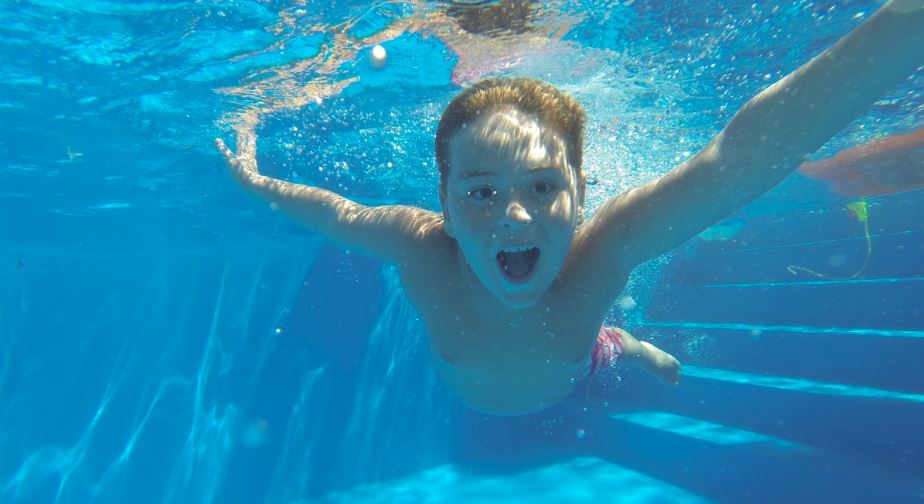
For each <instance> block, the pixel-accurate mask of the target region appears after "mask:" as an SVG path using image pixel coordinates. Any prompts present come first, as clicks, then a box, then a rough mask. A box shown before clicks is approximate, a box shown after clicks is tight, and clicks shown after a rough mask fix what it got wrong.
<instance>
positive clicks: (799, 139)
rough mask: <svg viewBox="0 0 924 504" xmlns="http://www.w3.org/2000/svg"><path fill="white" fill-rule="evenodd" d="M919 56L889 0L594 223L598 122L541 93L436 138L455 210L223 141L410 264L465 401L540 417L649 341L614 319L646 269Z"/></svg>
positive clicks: (315, 220)
mask: <svg viewBox="0 0 924 504" xmlns="http://www.w3.org/2000/svg"><path fill="white" fill-rule="evenodd" d="M921 47H924V0H890V1H889V2H888V3H886V4H885V6H884V7H883V8H881V9H880V10H879V11H878V12H877V13H876V14H874V15H873V16H872V17H870V19H869V20H867V21H866V22H864V23H863V24H862V25H861V26H859V27H858V28H857V29H855V30H854V31H852V32H851V33H850V34H848V35H847V36H845V37H844V38H843V39H841V40H840V41H839V42H838V43H837V44H835V45H834V46H832V47H831V48H829V49H828V50H826V51H825V52H824V53H823V54H822V55H820V56H818V57H816V58H815V59H813V60H812V61H810V62H809V63H807V64H805V65H804V66H802V67H801V68H799V69H797V70H796V71H795V72H793V73H792V74H790V75H788V76H786V77H785V78H783V79H782V80H780V81H779V82H777V83H776V84H774V85H772V86H770V87H769V88H768V89H766V90H765V91H763V92H762V93H760V94H759V95H757V97H755V98H754V99H752V100H751V101H750V102H748V103H747V104H746V105H745V106H744V107H743V108H742V109H741V110H740V111H739V112H738V113H737V114H736V115H735V117H734V118H733V119H732V121H731V122H730V123H729V125H728V126H727V127H726V128H725V129H724V130H723V131H722V132H720V133H719V134H718V135H716V137H715V138H713V140H712V141H711V142H710V143H709V144H708V145H707V146H706V147H705V148H703V150H701V151H700V152H699V153H698V154H696V155H695V156H694V157H692V158H690V159H689V160H688V161H686V162H685V163H683V164H682V165H680V166H679V167H677V168H676V169H674V170H672V171H671V172H669V173H668V174H666V175H664V176H662V177H660V178H659V179H657V180H654V181H652V182H650V183H648V184H645V185H644V186H642V187H639V188H636V189H634V190H631V191H629V192H627V193H625V194H622V195H619V196H617V197H614V198H612V199H610V200H609V201H607V202H606V203H604V204H603V205H602V206H601V207H600V208H599V209H598V210H597V211H596V213H595V214H594V215H593V216H592V217H591V218H590V219H588V220H587V221H586V222H583V221H582V206H583V193H584V178H583V174H582V172H581V161H582V148H583V146H582V142H583V112H582V110H581V108H580V106H579V105H577V103H576V102H574V100H573V99H572V98H570V97H568V96H567V95H565V94H563V93H562V92H560V91H559V90H557V89H555V88H554V87H552V86H550V85H548V84H544V83H541V82H539V81H534V80H528V79H509V80H506V79H495V80H488V81H483V82H480V83H478V84H476V85H474V86H472V87H471V88H469V89H467V90H466V91H464V92H463V93H462V94H460V95H459V96H458V97H457V98H455V99H454V100H453V101H452V102H451V103H450V104H449V106H448V107H447V109H446V111H445V112H444V114H443V116H442V118H441V119H440V124H439V127H438V130H437V138H436V158H437V164H438V165H439V169H440V176H441V182H440V189H439V192H440V201H441V203H442V209H443V211H442V214H439V213H435V212H430V211H427V210H423V209H420V208H415V207H410V206H382V207H365V206H362V205H359V204H357V203H354V202H352V201H350V200H347V199H345V198H343V197H341V196H339V195H337V194H335V193H332V192H330V191H326V190H323V189H319V188H315V187H309V186H304V185H298V184H292V183H288V182H285V181H281V180H276V179H272V178H269V177H266V176H263V175H260V173H259V171H258V169H257V163H256V138H255V136H254V134H253V132H252V131H249V130H241V131H239V138H238V144H237V149H238V152H237V154H234V153H232V152H231V151H230V150H229V149H228V148H227V147H226V146H225V145H224V143H223V142H221V140H217V141H216V143H217V145H218V147H219V149H220V150H221V152H222V154H223V155H224V157H225V158H226V160H227V162H228V166H229V168H230V171H231V173H232V175H233V176H234V178H235V180H236V181H237V182H238V183H239V184H241V186H242V187H244V188H245V189H246V190H247V191H248V192H250V193H252V194H255V195H257V196H259V197H261V198H263V199H265V200H267V201H270V202H272V203H273V204H274V205H276V206H278V208H279V209H280V210H283V211H285V212H286V213H287V214H289V215H290V216H291V217H293V218H295V219H296V220H298V221H299V222H301V223H302V224H304V225H305V226H306V227H308V228H309V229H311V230H313V231H315V232H317V233H319V234H321V235H322V236H324V237H326V238H328V239H330V240H331V241H333V242H335V243H338V244H340V245H342V246H344V247H349V248H352V249H358V250H360V251H364V252H365V253H368V254H370V255H372V256H375V257H377V258H380V259H382V260H384V261H386V262H389V263H392V264H394V265H396V266H397V268H398V271H399V274H400V277H401V281H402V283H403V285H404V287H405V290H406V292H407V295H408V298H409V299H410V301H411V303H412V304H413V305H414V306H415V307H416V309H417V311H418V313H419V315H420V317H421V319H422V321H423V324H424V327H425V328H426V331H427V334H428V336H429V338H430V344H431V345H430V346H431V348H432V350H433V355H434V359H433V362H434V365H435V367H436V369H437V372H438V374H439V375H440V376H441V377H442V378H443V379H444V380H445V381H446V382H447V383H448V384H449V386H450V387H451V388H452V389H454V390H455V391H456V392H457V393H458V395H459V396H460V397H461V398H462V400H463V401H464V402H466V403H467V404H468V405H469V406H471V407H473V408H475V409H478V410H480V411H484V412H487V413H492V414H498V415H515V414H525V413H531V412H535V411H539V410H542V409H544V408H547V407H549V406H552V405H553V404H556V403H557V402H559V401H561V400H562V399H564V398H565V397H566V396H567V395H568V394H569V393H570V392H571V390H572V388H573V387H574V382H575V380H576V379H578V378H580V377H581V376H583V375H585V374H587V372H588V368H592V367H593V365H594V362H595V361H597V360H599V359H600V358H604V359H606V358H609V357H612V353H614V352H616V351H618V350H619V348H618V345H617V343H616V341H619V342H620V343H624V344H625V343H626V342H628V343H629V344H627V345H626V346H630V347H632V346H633V345H634V344H633V343H632V342H633V341H634V339H633V340H631V341H630V340H629V339H628V337H623V336H622V335H621V334H617V336H610V335H609V334H608V331H609V330H608V329H604V330H603V331H601V323H602V321H603V319H604V316H605V315H606V313H607V312H608V310H609V309H610V306H611V305H612V303H613V302H614V300H615V299H616V298H617V296H618V295H619V294H620V292H621V291H622V289H623V288H624V286H625V284H626V280H627V278H628V275H629V273H630V272H631V270H632V269H633V268H634V267H635V266H637V265H639V264H641V263H642V262H644V261H647V260H649V259H652V258H654V257H657V256H658V255H661V254H663V253H665V252H667V251H669V250H670V249H672V248H674V247H676V246H677V245H679V244H681V243H683V242H684V241H686V240H687V239H689V238H691V237H693V236H695V235H696V234H697V233H699V232H700V231H702V230H703V229H705V228H707V227H709V226H710V225H711V224H713V223H715V222H717V221H718V220H720V219H721V218H723V217H725V216H726V215H728V214H730V213H732V212H734V211H735V210H737V209H738V208H740V207H742V206H744V205H745V204H747V203H748V202H750V201H752V200H753V199H755V198H757V197H758V196H760V195H761V194H763V193H764V192H766V191H767V190H769V189H770V188H772V187H774V186H775V185H776V184H778V183H779V182H780V181H782V180H783V179H784V178H785V177H786V176H787V175H788V174H789V173H790V172H792V171H793V170H794V169H795V168H796V167H797V166H798V165H799V164H800V163H801V162H802V161H803V160H804V158H805V156H806V155H807V154H809V153H811V152H814V151H815V150H817V149H818V148H819V147H820V146H821V145H823V144H824V143H825V142H826V141H827V140H828V139H829V138H830V137H832V136H833V135H834V134H836V133H837V132H838V131H839V130H840V129H841V128H843V127H844V126H845V125H846V124H847V123H848V122H849V121H850V120H852V119H853V118H854V117H855V116H857V115H858V114H860V113H861V112H862V111H863V110H865V109H866V108H867V107H869V106H870V105H871V104H872V103H873V102H874V101H875V100H876V99H877V98H878V97H879V96H880V95H881V94H882V93H884V92H885V91H886V90H888V89H889V88H890V87H891V86H892V85H893V84H895V83H897V82H898V81H899V80H900V79H902V78H904V77H906V76H907V75H909V74H911V73H912V72H913V71H914V70H915V69H916V68H917V67H918V66H919V65H921V64H924V51H921V50H920V48H921ZM598 341H600V343H598ZM635 343H638V342H635ZM595 344H596V346H595ZM626 350H627V354H628V353H633V354H635V355H636V357H637V358H638V359H639V360H641V361H645V360H646V359H648V362H647V365H651V369H653V370H655V371H656V372H659V373H661V372H662V370H663V369H668V370H670V369H671V368H673V369H674V370H676V361H675V360H673V358H672V357H670V356H669V355H667V354H665V353H663V352H660V351H659V350H657V349H653V347H650V345H645V344H642V343H638V346H634V347H633V348H631V351H629V350H630V349H629V348H627V349H626ZM658 352H659V353H658ZM674 372H676V371H674ZM668 381H670V380H668Z"/></svg>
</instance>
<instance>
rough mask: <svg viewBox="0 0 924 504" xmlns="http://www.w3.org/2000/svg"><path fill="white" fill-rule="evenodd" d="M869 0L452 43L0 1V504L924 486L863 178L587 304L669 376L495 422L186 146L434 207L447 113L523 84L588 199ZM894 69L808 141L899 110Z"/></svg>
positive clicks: (608, 20)
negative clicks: (659, 352)
mask: <svg viewBox="0 0 924 504" xmlns="http://www.w3.org/2000/svg"><path fill="white" fill-rule="evenodd" d="M877 5H878V3H875V2H864V1H861V2H799V3H795V4H788V3H782V2H773V3H767V4H760V5H757V4H754V3H752V2H725V3H718V2H690V1H683V2H640V1H638V0H636V1H634V2H633V1H597V2H590V1H588V2H569V3H559V2H547V3H542V4H537V5H534V6H533V7H532V8H531V9H530V10H529V16H530V17H529V25H530V29H529V30H525V31H524V30H510V31H503V30H501V31H500V32H498V33H493V34H492V36H490V37H486V36H485V37H482V38H478V37H466V36H463V35H459V34H458V33H457V31H454V30H453V26H454V23H459V22H460V21H458V18H453V17H451V16H447V15H446V13H445V12H446V3H445V2H436V3H426V4H416V3H412V2H396V3H382V4H370V3H369V2H355V1H351V2H339V3H337V5H336V6H328V5H327V4H322V3H320V2H312V3H305V2H296V1H287V2H282V1H280V2H276V1H267V2H257V1H235V2H179V1H178V2H171V1H165V2H142V3H138V2H133V3H124V2H108V1H86V2H71V1H63V0H62V1H55V0H31V1H21V2H10V3H9V4H8V5H5V6H4V9H3V10H2V11H0V37H2V40H3V44H2V46H0V54H2V56H3V57H2V58H0V90H2V95H0V116H2V118H3V121H2V124H3V125H4V128H3V130H2V132H0V160H2V163H0V215H2V216H3V217H2V218H0V280H2V282H0V299H2V301H3V305H2V308H0V356H2V367H0V422H2V423H0V484H2V485H0V496H2V497H0V500H2V501H4V502H15V503H32V502H35V503H40V502H41V503H44V502H170V503H175V502H195V503H203V502H242V503H251V502H271V503H277V502H278V503H282V502H389V503H391V502H455V501H469V502H504V501H506V502H527V501H528V502H581V501H590V500H594V501H598V500H600V499H604V500H605V501H612V502H709V501H716V502H748V501H752V502H778V501H781V500H784V499H786V500H791V501H795V502H817V501H828V500H830V501H841V502H868V501H874V502H917V501H921V500H924V480H922V478H921V474H922V470H924V428H922V427H921V426H922V425H924V369H922V368H921V366H920V362H921V360H922V358H924V340H922V337H924V313H922V310H924V308H922V303H921V299H922V295H924V262H922V261H921V257H922V252H924V224H922V222H924V221H922V219H921V218H920V215H921V213H922V206H924V205H922V203H921V194H922V193H921V192H920V191H918V192H906V193H901V194H895V195H888V196H879V197H872V198H868V199H867V203H868V205H869V212H868V217H869V220H868V222H869V235H870V237H871V238H870V242H869V243H871V244H872V255H871V256H870V260H869V263H868V265H867V268H866V270H865V271H864V273H863V274H862V275H861V276H859V277H858V278H852V279H851V278H849V277H850V276H851V275H852V273H853V272H855V271H856V270H857V269H858V268H859V267H860V265H861V264H862V263H863V262H864V260H865V257H866V253H867V251H866V243H867V241H866V237H865V233H864V227H863V225H862V224H861V223H860V222H858V220H857V219H855V218H852V216H851V213H850V211H849V210H848V209H847V205H848V204H850V203H852V202H854V201H855V200H856V198H846V197H841V196H838V195H835V194H832V193H831V192H830V191H829V190H828V188H827V187H826V186H825V185H824V184H821V183H818V182H816V181H813V180H809V179H807V178H803V177H800V176H798V175H793V176H792V177H790V178H789V179H788V180H787V181H786V182H785V183H784V184H783V185H781V186H780V187H779V188H777V189H775V190H774V191H772V192H771V193H769V194H768V195H766V196H764V197H763V198H761V199H760V200H758V201H757V202H755V203H754V204H752V205H749V206H748V207H747V208H745V209H744V210H742V211H741V212H739V213H737V214H736V215H734V216H731V217H730V218H729V219H727V220H726V221H723V223H722V224H720V225H719V226H717V227H716V228H714V229H712V230H710V232H709V233H705V234H704V235H702V236H700V237H698V238H696V239H694V240H692V241H691V242H689V243H688V244H686V245H685V246H683V247H682V248H680V249H678V250H677V251H676V252H674V253H673V254H671V256H670V257H667V258H664V259H661V260H658V261H655V262H652V263H649V264H647V265H645V266H644V267H642V268H640V269H639V270H638V271H637V272H636V274H635V275H634V277H633V279H632V281H631V283H630V286H629V288H628V289H627V291H626V296H629V297H626V298H623V299H622V300H620V302H619V303H617V305H615V306H614V309H613V313H612V316H611V321H612V322H614V323H623V324H625V325H626V326H627V327H629V328H630V329H632V330H634V331H635V332H637V333H638V335H640V336H642V337H644V338H648V339H651V340H653V341H655V342H657V343H658V344H659V345H662V346H664V347H665V348H666V349H669V350H670V351H671V352H672V353H674V354H675V355H677V356H678V357H679V358H680V359H681V361H682V362H683V364H684V366H685V367H684V377H683V381H682V384H681V385H680V386H679V387H678V388H676V389H669V388H665V387H663V386H660V385H659V384H657V383H654V381H653V380H651V379H650V378H649V377H646V376H643V375H641V374H638V373H634V372H632V371H631V370H627V371H621V372H619V373H618V376H610V377H609V379H607V380H595V381H592V382H590V383H589V384H586V385H582V386H579V387H578V389H577V391H576V392H575V394H574V395H573V397H571V398H570V399H569V400H568V401H566V402H565V403H564V404H562V405H560V406H558V407H555V408H552V409H550V410H548V411H546V412H543V413H540V414H536V415H529V416H525V417H516V418H496V417H487V416H484V415H481V414H479V413H476V412H473V411H471V410H467V409H466V408H465V407H463V406H462V405H461V404H460V403H459V402H458V401H457V400H456V399H455V398H454V397H453V396H452V394H451V392H450V391H449V390H448V389H447V388H446V387H445V386H444V385H443V384H442V383H441V382H439V381H438V380H437V379H436V377H435V375H434V373H433V371H432V369H431V365H430V361H429V356H428V352H429V350H428V347H427V343H426V338H425V335H424V333H423V330H422V327H421V325H420V321H419V320H418V319H417V316H416V314H415V312H414V310H413V308H412V307H411V306H410V305H409V304H408V302H407V300H406V298H405V296H404V294H403V291H402V289H401V286H400V283H399V282H398V279H397V275H396V273H395V271H394V270H392V269H391V268H388V267H383V266H382V265H381V264H379V263H377V262H376V261H373V260H371V259H368V258H365V257H362V256H360V255H357V254H350V253H346V252H342V251H340V250H338V249H335V248H333V247H331V246H330V245H329V244H327V243H324V242H323V241H321V240H319V239H318V238H317V237H315V236H313V235H311V234H308V233H306V232H304V231H302V230H301V229H300V228H298V227H297V226H296V225H295V224H293V223H291V222H289V221H287V220H286V219H284V218H283V217H281V216H280V215H278V214H276V213H275V212H274V211H273V210H272V209H270V208H265V207H264V205H261V204H260V203H258V202H256V201H255V200H252V199H250V198H248V197H246V196H245V195H244V194H243V193H242V192H241V191H240V190H239V189H238V188H236V187H235V186H234V185H233V184H232V183H231V182H230V181H229V180H228V177H227V175H226V173H225V171H224V168H223V167H222V165H221V162H220V158H219V156H218V155H217V153H216V152H215V151H214V148H213V146H212V139H213V138H214V137H215V136H223V137H224V138H226V139H228V140H230V139H231V138H232V133H231V131H232V128H233V127H234V126H241V125H250V126H253V127H255V128H256V130H257V132H258V133H259V135H260V143H259V149H260V150H259V152H260V162H261V166H262V167H263V168H264V170H265V171H266V172H267V173H268V174H270V175H273V176H277V177H282V178H286V179H289V180H293V181H298V182H303V183H310V184H315V185H319V186H321V187H325V188H329V189H333V190H338V191H343V192H345V193H346V194H348V195H349V196H351V197H353V198H355V199H357V200H359V201H361V202H363V203H368V204H385V203H395V202H401V203H408V204H415V205H420V206H423V207H425V208H430V209H436V208H437V207H438V204H439V201H438V198H437V193H436V190H435V188H436V184H437V183H438V177H437V172H436V167H435V164H434V162H433V157H432V145H433V136H434V134H435V129H436V122H437V120H438V118H439V115H440V113H441V111H442V109H443V107H444V106H445V105H446V103H447V102H448V101H449V99H450V98H451V97H452V96H454V95H455V94H456V93H458V91H459V89H460V86H464V85H465V84H467V83H469V82H471V81H472V80H474V79H478V78H480V77H483V76H488V75H528V76H534V77H539V78H543V79H547V80H549V81H550V82H552V83H554V84H556V85H558V86H560V87H562V88H563V89H565V90H567V91H568V92H570V93H572V94H573V95H574V96H575V97H576V98H578V100H579V101H581V103H582V104H583V105H585V107H586V108H587V111H588V116H589V122H588V128H587V141H586V153H585V170H586V171H587V174H588V177H589V184H590V185H589V186H588V209H589V210H592V209H593V208H595V207H596V206H597V205H599V204H600V203H601V202H602V201H603V200H604V198H606V197H609V196H612V195H615V194H618V193H619V192H621V191H623V190H626V189H629V188H632V187H635V186H637V185H639V184H641V183H643V182H645V181H647V180H649V179H651V178H653V177H655V176H657V175H659V174H661V173H664V172H666V171H667V170H669V169H670V168H671V167H673V166H674V165H676V164H677V163H679V162H681V161H683V160H684V159H686V158H687V157H689V156H691V155H692V154H693V153H695V152H696V150H697V149H698V148H699V147H701V146H702V145H703V144H704V143H705V142H706V141H708V139H709V138H710V137H711V135H713V134H715V133H716V132H718V131H719V130H720V129H721V128H722V127H723V126H724V125H725V124H726V123H727V122H728V120H729V119H730V118H731V115H732V114H733V113H734V111H735V110H737V108H738V107H739V106H740V105H741V104H743V103H744V102H745V101H746V100H747V99H748V98H750V97H751V96H753V95H754V94H755V93H756V92H758V91H759V90H761V89H762V88H763V87H765V86H766V85H768V84H770V83H772V82H773V81H775V80H776V79H778V78H779V77H781V76H783V75H784V74H786V73H787V72H789V71H791V70H792V69H793V68H795V66H797V65H798V64H800V63H801V62H804V61H805V60H806V59H807V58H809V57H810V56H811V55H813V54H815V53H816V52H817V51H818V50H820V49H821V48H823V47H825V46H827V45H828V44H830V43H831V42H833V41H834V40H836V38H837V37H838V36H840V35H843V34H845V33H846V32H847V31H849V30H850V29H851V28H852V27H853V26H856V25H857V24H858V23H859V22H861V21H862V20H863V19H864V18H865V17H866V16H868V15H869V14H870V13H871V12H872V11H873V10H874V9H875V7H876V6H877ZM375 45H380V46H381V47H382V48H383V49H384V50H385V54H386V56H385V58H384V61H383V62H377V61H376V59H377V58H376V57H375V56H374V54H373V53H372V48H373V47H374V46H375ZM380 59H381V58H380ZM922 78H924V77H922V74H921V72H918V74H916V76H915V77H914V78H913V79H910V80H909V81H907V82H906V83H904V84H902V85H901V86H899V87H898V88H896V89H895V90H893V91H892V92H890V94H889V96H888V97H886V98H884V99H883V100H881V101H880V102H878V103H877V105H876V106H875V107H873V109H871V110H870V112H869V113H868V114H867V115H865V116H863V117H862V118H861V119H860V120H858V121H855V122H854V123H853V124H851V126H850V127H848V128H847V129H846V130H845V131H843V132H842V133H841V134H840V135H839V136H838V137H836V138H835V139H834V140H832V141H831V142H830V143H829V144H828V145H826V146H825V147H824V148H823V149H822V151H820V152H819V155H818V157H826V156H828V155H831V154H834V153H835V152H837V151H839V150H841V149H844V148H847V147H850V146H854V145H857V144H861V143H863V142H866V141H869V140H871V139H874V138H877V137H881V136H884V135H889V134H893V133H899V132H907V131H911V130H913V129H914V128H917V127H920V126H921V125H922V124H924V119H922V116H924V93H922V91H921V90H922ZM792 265H796V266H802V267H805V268H810V269H813V270H817V271H819V272H823V273H827V274H830V275H831V276H832V279H822V278H817V277H814V276H812V275H808V274H805V273H801V274H799V275H793V274H792V273H790V272H789V271H787V267H788V266H792Z"/></svg>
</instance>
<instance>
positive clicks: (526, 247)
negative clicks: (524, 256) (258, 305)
mask: <svg viewBox="0 0 924 504" xmlns="http://www.w3.org/2000/svg"><path fill="white" fill-rule="evenodd" d="M531 248H533V247H531V246H529V245H519V246H516V247H510V248H506V249H504V252H526V251H527V250H529V249H531Z"/></svg>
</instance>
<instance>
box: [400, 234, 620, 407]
mask: <svg viewBox="0 0 924 504" xmlns="http://www.w3.org/2000/svg"><path fill="white" fill-rule="evenodd" d="M443 236H445V235H443ZM443 240H448V241H443ZM440 241H441V242H442V243H441V245H440V246H439V247H436V248H437V249H438V250H437V251H436V252H434V251H433V250H432V249H431V250H429V251H427V253H426V254H424V255H425V258H418V259H420V260H411V261H408V262H407V263H406V265H405V266H403V267H402V268H401V279H402V283H403V285H404V287H405V290H406V291H407V294H408V297H409V298H410V301H411V303H412V304H413V305H414V306H415V308H416V309H417V311H418V313H419V314H420V316H421V319H422V320H423V323H424V327H425V328H426V330H427V334H428V336H429V339H430V346H431V350H432V356H433V363H434V367H435V368H436V370H437V373H438V374H439V375H440V377H441V378H442V379H443V380H444V381H445V382H446V383H448V384H449V386H450V387H451V388H453V389H454V390H455V391H456V393H458V394H459V396H460V397H461V398H462V400H463V401H464V402H466V403H467V404H468V405H469V406H471V407H473V408H475V409H478V410H481V411H484V412H488V413H493V414H502V415H503V414H507V415H512V414H525V413H531V412H535V411H539V410H542V409H545V408H547V407H549V406H552V405H553V404H555V403H557V402H559V401H561V400H562V399H564V398H565V397H566V396H567V395H568V394H569V393H570V392H571V390H572V388H573V386H574V382H575V381H576V380H577V379H578V378H579V377H580V376H581V374H582V373H583V372H584V368H585V366H586V365H587V362H588V358H589V354H590V352H591V350H592V349H593V345H594V342H595V341H596V336H597V333H598V332H599V330H600V324H601V322H602V319H603V316H604V315H605V311H604V312H601V311H600V309H599V307H600V306H602V305H606V304H608V301H607V302H606V303H600V302H588V300H587V299H586V296H588V293H587V292H584V291H583V290H582V289H581V286H577V285H568V283H569V282H568V278H567V271H566V270H567V268H566V270H565V272H564V273H563V275H562V278H560V280H559V281H556V282H555V284H553V285H552V287H551V288H550V289H549V291H548V292H547V293H546V294H545V295H544V296H543V298H542V299H541V300H540V301H539V302H538V303H537V304H536V305H534V306H532V307H530V308H526V309H515V308H510V307H508V306H506V305H505V304H503V303H502V302H501V301H499V300H497V299H496V298H495V297H494V296H492V295H491V294H490V293H489V292H488V291H487V289H485V288H484V287H483V286H482V285H481V283H480V282H478V280H477V279H476V278H475V277H474V276H473V275H472V274H471V271H470V269H468V267H467V264H466V263H465V262H464V261H465V260H464V258H462V257H461V256H460V254H459V253H458V250H457V248H456V247H455V246H454V241H453V240H452V239H451V238H449V237H445V238H440ZM576 255H579V254H576ZM571 259H572V260H580V257H572V258H571ZM611 281H613V282H623V284H624V282H625V278H621V279H611ZM619 290H621V286H620V289H619Z"/></svg>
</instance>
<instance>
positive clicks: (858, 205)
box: [847, 200, 869, 222]
mask: <svg viewBox="0 0 924 504" xmlns="http://www.w3.org/2000/svg"><path fill="white" fill-rule="evenodd" d="M847 210H850V213H852V214H853V216H854V217H856V218H857V221H858V222H866V219H867V218H868V217H869V213H868V211H867V206H866V200H860V201H854V202H853V203H851V204H849V205H847Z"/></svg>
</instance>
